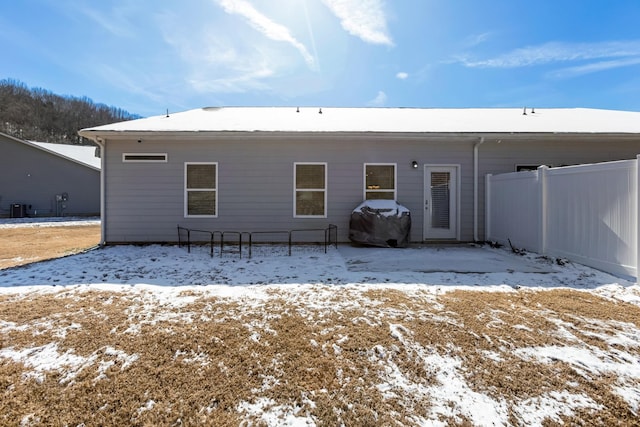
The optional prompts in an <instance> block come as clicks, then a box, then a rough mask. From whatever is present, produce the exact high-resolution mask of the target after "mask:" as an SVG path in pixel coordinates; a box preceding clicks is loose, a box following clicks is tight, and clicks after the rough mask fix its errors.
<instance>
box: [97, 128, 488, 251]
mask: <svg viewBox="0 0 640 427" xmlns="http://www.w3.org/2000/svg"><path fill="white" fill-rule="evenodd" d="M192 135H193V134H191V135H190V136H186V137H184V138H180V137H175V138H176V139H175V140H173V139H171V140H169V139H167V137H164V138H163V137H162V136H161V135H160V136H154V137H153V138H154V139H151V137H149V138H144V137H142V138H141V139H142V142H141V143H138V142H137V139H136V140H116V139H110V140H107V141H106V144H105V145H106V150H105V155H106V165H107V166H106V168H105V170H104V173H105V191H106V193H105V196H106V200H105V201H106V203H105V208H106V210H105V224H104V225H105V243H118V242H164V241H175V240H177V231H176V226H177V225H178V224H180V225H182V226H185V227H190V228H196V229H206V230H218V231H267V230H289V229H298V228H324V227H326V226H327V225H328V224H336V225H337V226H338V230H339V240H340V241H347V240H348V226H349V217H350V214H351V211H352V210H353V208H355V207H356V206H357V205H358V204H359V203H360V202H362V198H363V185H364V184H363V167H364V164H365V163H396V164H397V169H396V171H397V200H398V202H400V203H401V204H403V205H405V206H406V207H407V208H409V209H410V210H411V213H412V231H411V239H412V241H421V240H422V236H423V234H422V233H423V212H424V211H423V209H424V200H423V197H424V190H423V185H424V184H423V181H424V175H423V168H422V167H419V168H417V169H414V168H412V167H411V163H412V161H414V160H415V161H417V162H418V163H419V165H423V164H455V165H459V166H460V173H461V180H460V181H461V187H460V191H461V197H460V200H461V206H460V209H459V211H460V215H461V233H460V234H461V240H465V241H469V240H471V239H472V238H473V226H472V224H473V143H474V142H475V141H476V139H475V138H468V137H460V138H442V137H428V136H419V135H391V134H359V135H355V134H354V135H349V134H339V135H335V134H322V135H319V134H317V133H316V134H278V133H248V134H247V133H243V134H237V135H233V134H225V135H220V136H218V135H216V136H211V134H209V135H208V136H207V135H200V136H195V137H194V136H192ZM155 138H163V139H155ZM172 138H173V137H172ZM136 152H137V153H166V154H167V156H168V161H167V162H166V163H148V164H146V163H123V162H122V154H123V153H136ZM185 162H217V164H218V188H217V194H218V217H217V218H185V217H184V164H185ZM295 162H326V163H327V168H328V183H327V191H328V197H327V204H328V209H327V218H294V217H293V197H294V193H293V165H294V163H295Z"/></svg>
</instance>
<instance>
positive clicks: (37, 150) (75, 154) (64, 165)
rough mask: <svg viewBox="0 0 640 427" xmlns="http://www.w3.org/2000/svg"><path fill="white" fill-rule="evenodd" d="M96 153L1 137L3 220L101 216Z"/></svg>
mask: <svg viewBox="0 0 640 427" xmlns="http://www.w3.org/2000/svg"><path fill="white" fill-rule="evenodd" d="M96 150H97V148H96V147H91V146H78V145H66V144H49V143H44V142H31V141H25V140H22V139H19V138H15V137H13V136H10V135H6V134H4V133H0V216H4V217H7V216H10V217H22V216H33V217H35V216H39V217H40V216H75V215H81V216H89V215H91V216H94V215H95V216H97V215H100V158H98V157H96V155H95V154H96Z"/></svg>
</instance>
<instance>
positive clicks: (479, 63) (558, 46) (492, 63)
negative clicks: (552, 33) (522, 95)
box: [456, 40, 640, 68]
mask: <svg viewBox="0 0 640 427" xmlns="http://www.w3.org/2000/svg"><path fill="white" fill-rule="evenodd" d="M638 56H640V40H631V41H613V42H600V43H561V42H550V43H545V44H542V45H539V46H528V47H524V48H520V49H515V50H513V51H511V52H508V53H506V54H503V55H499V56H496V57H494V58H489V59H482V60H471V59H469V58H468V57H458V58H456V61H457V62H461V63H462V64H463V65H464V66H466V67H471V68H518V67H527V66H533V65H542V64H549V63H554V62H570V61H580V60H595V59H607V58H611V59H613V58H628V57H638Z"/></svg>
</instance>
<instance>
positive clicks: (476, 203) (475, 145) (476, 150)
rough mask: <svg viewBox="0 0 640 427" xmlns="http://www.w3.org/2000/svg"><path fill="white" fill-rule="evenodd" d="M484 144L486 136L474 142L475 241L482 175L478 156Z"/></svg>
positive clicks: (475, 240) (475, 237) (476, 237)
mask: <svg viewBox="0 0 640 427" xmlns="http://www.w3.org/2000/svg"><path fill="white" fill-rule="evenodd" d="M482 144H484V136H481V137H480V141H478V142H476V143H475V144H473V241H474V242H477V241H478V240H479V239H478V183H479V180H480V177H479V176H478V172H479V170H478V157H479V150H480V146H481V145H482Z"/></svg>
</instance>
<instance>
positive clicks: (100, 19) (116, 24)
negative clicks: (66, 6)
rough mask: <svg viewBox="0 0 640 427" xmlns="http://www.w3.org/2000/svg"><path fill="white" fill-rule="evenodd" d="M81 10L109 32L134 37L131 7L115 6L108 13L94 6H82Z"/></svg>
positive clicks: (119, 35)
mask: <svg viewBox="0 0 640 427" xmlns="http://www.w3.org/2000/svg"><path fill="white" fill-rule="evenodd" d="M80 12H81V13H82V14H84V15H85V16H86V17H87V18H89V19H90V20H92V21H93V22H95V23H96V24H98V26H99V27H101V28H103V29H104V30H106V31H107V32H109V33H111V34H112V35H114V36H117V37H134V36H135V29H134V26H133V25H132V23H131V21H130V18H129V17H128V12H131V10H130V9H128V8H126V7H124V8H114V9H113V10H112V11H111V12H110V13H108V14H106V13H104V12H103V11H99V10H96V9H92V8H81V9H80Z"/></svg>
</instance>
